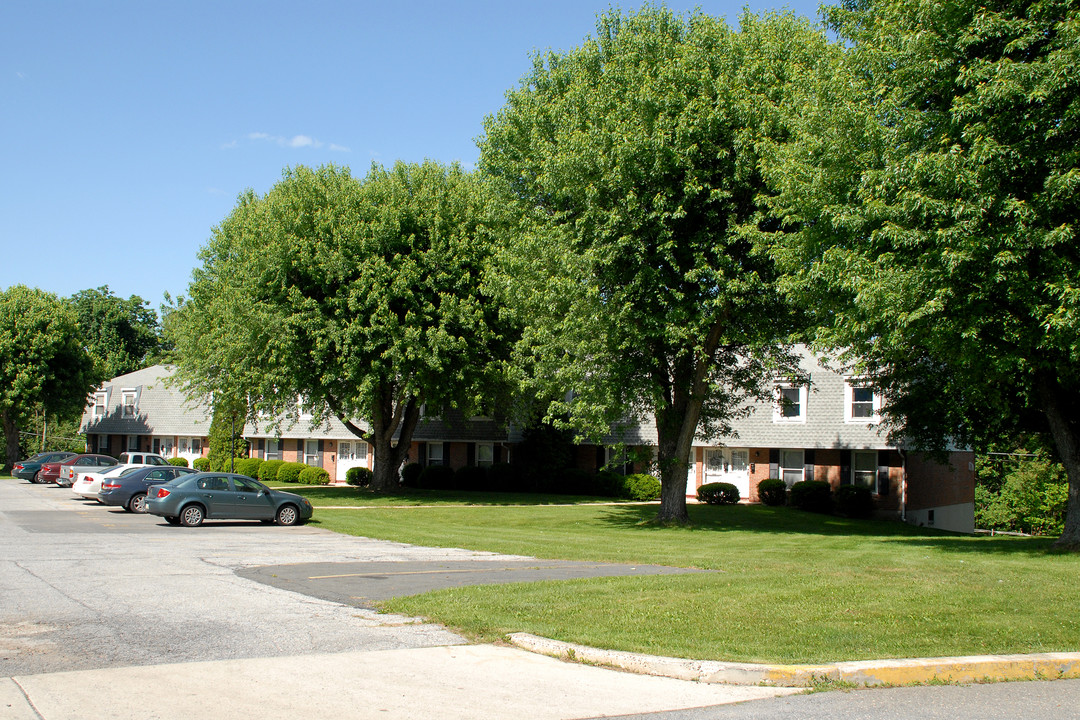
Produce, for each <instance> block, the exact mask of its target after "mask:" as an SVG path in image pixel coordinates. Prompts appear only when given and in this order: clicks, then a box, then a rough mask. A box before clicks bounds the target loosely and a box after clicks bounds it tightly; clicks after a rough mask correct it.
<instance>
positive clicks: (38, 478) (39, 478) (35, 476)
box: [30, 470, 45, 485]
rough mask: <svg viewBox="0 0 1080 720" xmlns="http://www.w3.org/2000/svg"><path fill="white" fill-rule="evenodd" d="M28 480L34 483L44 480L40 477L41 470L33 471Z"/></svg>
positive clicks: (37, 483) (38, 483)
mask: <svg viewBox="0 0 1080 720" xmlns="http://www.w3.org/2000/svg"><path fill="white" fill-rule="evenodd" d="M30 482H32V483H34V484H35V485H40V484H41V483H43V482H45V481H44V480H42V479H41V471H40V470H38V471H37V472H36V473H34V477H32V478H30Z"/></svg>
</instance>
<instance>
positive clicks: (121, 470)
mask: <svg viewBox="0 0 1080 720" xmlns="http://www.w3.org/2000/svg"><path fill="white" fill-rule="evenodd" d="M145 469H146V468H141V467H129V468H114V469H112V470H110V471H109V472H108V474H109V475H112V474H113V473H117V472H118V473H120V477H124V476H125V475H130V474H131V473H134V472H139V471H140V470H145Z"/></svg>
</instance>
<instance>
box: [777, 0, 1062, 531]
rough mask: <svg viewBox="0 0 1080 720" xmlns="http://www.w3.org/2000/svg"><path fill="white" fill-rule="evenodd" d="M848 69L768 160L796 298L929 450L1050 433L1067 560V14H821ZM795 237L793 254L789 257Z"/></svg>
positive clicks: (825, 85) (923, 2)
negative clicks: (1058, 470)
mask: <svg viewBox="0 0 1080 720" xmlns="http://www.w3.org/2000/svg"><path fill="white" fill-rule="evenodd" d="M828 17H829V19H830V22H831V23H832V25H833V27H834V28H836V29H837V31H838V32H839V33H840V34H841V36H842V37H844V38H846V39H847V40H848V41H849V42H850V43H851V51H850V52H849V53H847V66H846V71H845V72H839V73H837V74H835V75H833V76H832V77H830V78H828V79H822V80H821V81H820V82H819V83H817V84H816V85H815V86H814V87H813V88H809V89H808V90H809V91H808V94H807V97H806V101H805V102H803V103H801V104H799V105H798V108H799V115H800V117H799V119H798V121H797V123H796V124H797V125H798V126H799V133H798V135H799V142H798V143H794V144H788V145H786V146H778V147H776V148H775V149H774V155H773V156H772V157H771V162H770V163H769V164H768V168H769V172H768V177H769V180H770V181H771V182H772V183H773V184H774V185H775V186H776V187H778V188H780V189H781V192H780V193H779V194H778V196H777V199H776V201H775V205H774V209H775V210H776V213H777V215H778V216H779V217H781V218H782V219H783V221H784V222H785V223H786V227H787V228H789V229H793V228H799V229H800V232H799V233H798V234H797V235H796V234H791V233H787V234H784V235H783V236H780V237H779V238H778V242H777V244H776V253H775V255H776V257H777V258H779V259H780V260H781V262H783V263H784V265H785V267H786V268H787V270H788V271H789V273H790V278H789V279H790V287H791V288H793V289H795V290H796V291H797V292H798V293H799V294H800V295H801V297H802V299H803V302H806V303H807V304H808V305H810V306H813V307H815V308H817V309H818V310H819V313H818V316H817V318H816V319H817V321H818V323H819V324H820V326H821V328H822V330H821V332H820V334H819V340H820V342H821V343H822V344H824V345H827V346H829V347H832V348H840V349H843V350H844V351H845V352H847V353H848V354H849V356H850V357H852V358H857V359H859V360H861V361H862V365H863V367H864V369H865V370H866V371H867V373H869V374H870V375H872V376H873V377H874V378H876V381H877V383H878V384H879V385H880V387H881V388H882V389H883V390H884V392H885V394H886V397H887V405H886V407H885V408H884V411H885V413H886V414H887V416H888V417H890V418H891V419H892V420H893V422H894V425H895V429H896V431H897V433H898V434H899V435H902V436H903V437H904V438H906V439H907V440H908V441H909V442H914V443H917V444H920V445H924V446H928V447H938V448H944V447H947V446H948V445H949V444H950V443H955V442H969V441H971V440H973V439H975V438H977V437H979V436H983V437H994V436H1004V435H1006V434H1008V433H1015V432H1019V431H1023V430H1025V429H1033V428H1034V429H1041V430H1044V431H1048V432H1049V433H1050V435H1051V437H1052V438H1053V441H1054V446H1055V449H1056V451H1057V453H1058V455H1059V456H1060V458H1061V460H1062V462H1063V463H1064V465H1065V467H1066V470H1067V472H1068V474H1069V478H1070V490H1069V511H1068V515H1067V518H1066V523H1065V532H1064V534H1063V536H1062V539H1061V542H1062V544H1065V545H1070V546H1072V547H1080V375H1078V373H1077V372H1076V368H1077V367H1078V363H1080V332H1078V331H1080V253H1078V250H1077V248H1078V245H1077V238H1076V230H1077V219H1078V218H1077V212H1078V208H1080V203H1078V200H1080V167H1078V163H1077V161H1078V159H1080V92H1078V90H1080V88H1078V84H1080V75H1078V74H1077V72H1076V68H1077V67H1080V8H1078V7H1077V5H1076V4H1075V3H1070V2H1067V1H1064V0H1039V1H1035V2H1015V3H990V4H987V3H983V2H975V1H974V0H960V1H959V2H949V3H938V2H932V1H930V0H916V1H913V2H899V1H894V0H885V1H881V2H877V1H874V0H870V1H869V2H852V3H847V4H845V5H844V6H842V7H837V8H832V9H831V10H829V12H828ZM794 240H797V242H793V241H794Z"/></svg>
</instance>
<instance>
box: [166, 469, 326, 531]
mask: <svg viewBox="0 0 1080 720" xmlns="http://www.w3.org/2000/svg"><path fill="white" fill-rule="evenodd" d="M146 512H148V513H151V514H153V515H160V516H161V517H163V518H165V520H166V521H167V522H168V523H169V524H170V525H185V526H187V527H196V526H198V525H201V524H202V521H203V520H204V519H209V520H226V519H228V520H236V519H245V520H246V519H250V520H262V521H263V522H268V523H272V522H276V523H277V524H278V525H296V524H297V523H302V522H304V521H305V520H307V519H308V518H310V517H311V513H312V509H311V503H310V502H309V501H308V499H307V498H306V497H302V496H300V495H296V494H294V493H290V492H282V491H280V490H271V489H270V488H268V487H266V486H265V485H263V484H262V483H261V482H259V481H258V480H252V479H251V478H249V477H247V476H246V475H236V474H234V473H196V474H194V475H187V476H185V477H182V478H178V479H176V480H173V481H172V482H169V483H166V484H164V485H157V486H155V487H152V488H150V490H149V491H148V492H147V495H146Z"/></svg>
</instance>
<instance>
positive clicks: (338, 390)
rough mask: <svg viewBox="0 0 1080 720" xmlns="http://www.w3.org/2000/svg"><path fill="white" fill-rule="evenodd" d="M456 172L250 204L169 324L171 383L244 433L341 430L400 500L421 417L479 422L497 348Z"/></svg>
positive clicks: (341, 178) (378, 180)
mask: <svg viewBox="0 0 1080 720" xmlns="http://www.w3.org/2000/svg"><path fill="white" fill-rule="evenodd" d="M494 207H495V206H494V205H493V204H492V203H489V202H487V200H486V190H485V187H484V185H483V184H482V183H480V182H478V181H477V179H476V178H475V177H474V176H472V175H470V174H469V173H466V172H464V171H463V170H462V169H461V168H460V167H458V166H456V165H455V166H451V167H444V166H442V165H440V164H438V163H434V162H425V163H422V164H419V165H415V164H405V163H398V164H395V165H394V167H393V168H390V169H386V168H383V167H381V166H379V165H374V166H373V167H372V169H371V171H370V172H369V173H368V175H367V176H366V177H365V178H364V179H363V180H357V179H355V178H353V177H352V176H351V174H350V173H349V171H348V170H347V169H343V168H338V167H332V166H330V167H322V168H318V169H314V170H313V169H309V168H305V167H297V168H294V169H291V170H287V171H286V172H285V173H284V177H283V178H282V180H281V181H280V182H279V183H278V184H277V185H275V186H274V187H273V188H272V189H271V190H270V191H269V192H267V193H266V194H265V195H263V196H258V195H256V194H255V193H253V192H247V193H245V194H244V195H242V196H241V198H240V200H239V202H238V204H237V206H236V208H235V209H234V210H233V212H232V213H231V214H230V215H229V216H228V217H227V218H226V219H225V221H224V222H222V224H221V225H219V226H218V227H216V228H215V229H214V232H213V236H212V238H211V239H210V241H209V242H208V243H207V245H206V246H205V247H204V248H203V250H202V252H201V254H200V258H201V260H202V266H201V267H199V268H197V269H196V270H195V272H194V276H193V281H192V283H191V286H190V293H189V295H190V296H189V298H188V299H187V301H186V302H184V303H182V304H181V305H180V307H179V308H178V309H177V310H175V311H173V312H172V313H170V315H169V318H168V322H167V323H166V326H167V329H168V331H169V336H170V337H172V338H173V339H174V342H175V344H176V350H177V353H176V357H177V361H178V364H179V369H180V372H179V377H180V378H181V379H182V380H183V381H186V382H187V383H189V384H190V385H191V387H192V388H193V389H194V390H196V391H200V392H203V393H207V394H208V393H214V394H215V396H217V397H222V398H230V399H232V400H233V401H240V400H243V401H244V403H245V405H246V406H247V407H248V408H249V412H250V413H251V416H252V417H262V416H264V415H269V416H270V417H275V416H278V415H280V414H282V413H295V412H296V409H297V402H298V401H300V402H302V403H303V406H304V411H305V412H311V413H312V414H313V417H314V421H315V422H316V423H317V422H320V421H322V420H324V419H325V418H327V417H329V416H330V415H333V416H336V417H337V418H338V419H340V420H341V421H342V422H343V423H344V424H345V425H346V427H348V428H349V429H350V431H352V432H353V433H354V434H355V435H356V436H357V437H360V438H362V439H364V440H367V441H368V442H370V443H371V444H372V445H373V447H374V453H375V458H374V459H375V480H374V482H373V487H374V488H375V489H377V490H386V489H391V488H393V487H396V486H397V482H398V477H397V472H398V469H399V468H400V466H401V464H402V463H403V462H404V460H405V458H406V456H407V453H408V449H409V445H410V441H411V437H412V433H413V431H414V429H415V427H416V424H417V421H418V420H419V417H420V410H421V406H422V405H423V404H424V403H427V404H428V405H430V406H431V407H436V408H441V407H443V406H457V407H460V408H463V409H469V408H472V407H476V406H477V404H478V403H479V401H480V398H481V396H482V394H483V390H484V389H490V388H492V387H495V386H497V382H496V379H497V378H498V377H499V376H500V373H501V365H500V362H501V358H502V357H503V356H504V355H505V351H504V349H503V348H504V347H505V344H506V341H505V338H504V335H503V333H502V331H501V329H500V325H499V321H498V307H497V305H496V304H495V303H494V302H493V299H492V298H491V297H489V296H488V294H487V293H486V292H485V290H484V288H483V280H484V275H485V272H486V268H487V262H488V259H489V257H490V255H491V252H492V248H493V238H492V234H491V233H492V232H493V230H492V227H493V226H494V225H495V224H496V223H495V222H494V221H493V217H494V215H493V208H494Z"/></svg>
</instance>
